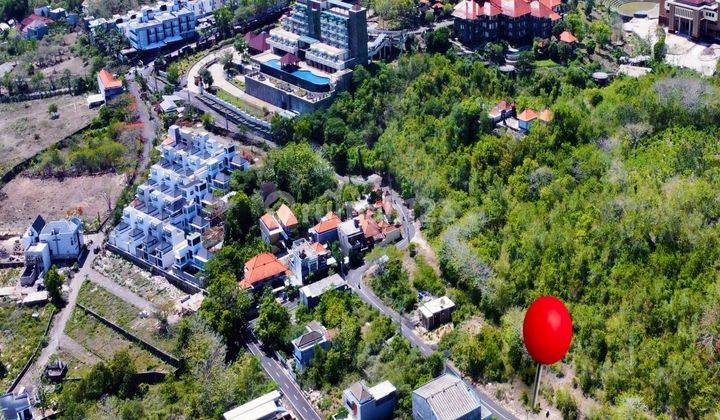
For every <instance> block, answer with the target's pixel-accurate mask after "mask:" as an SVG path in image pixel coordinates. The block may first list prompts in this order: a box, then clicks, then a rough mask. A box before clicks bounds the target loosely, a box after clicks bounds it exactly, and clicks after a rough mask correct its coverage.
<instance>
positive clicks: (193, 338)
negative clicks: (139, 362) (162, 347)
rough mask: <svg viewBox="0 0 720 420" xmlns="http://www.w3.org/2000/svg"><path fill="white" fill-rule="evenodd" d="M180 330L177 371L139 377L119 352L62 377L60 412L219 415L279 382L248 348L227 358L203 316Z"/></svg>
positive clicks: (131, 415)
mask: <svg viewBox="0 0 720 420" xmlns="http://www.w3.org/2000/svg"><path fill="white" fill-rule="evenodd" d="M178 330H179V333H178V335H179V338H178V342H177V348H176V354H178V355H179V356H180V359H181V364H182V367H181V369H180V370H179V372H178V373H177V377H175V376H173V375H169V376H168V377H167V378H166V380H165V381H164V382H161V383H159V384H155V385H149V384H142V383H139V382H138V381H137V379H136V378H135V374H136V373H137V368H136V367H135V366H134V363H133V361H132V359H131V358H130V357H129V356H128V355H127V353H124V352H119V353H116V354H115V355H114V356H113V357H112V358H111V359H110V360H109V361H108V362H106V363H105V362H101V363H98V364H96V365H94V366H93V367H92V368H91V369H90V371H89V372H88V373H87V374H86V375H85V376H83V377H82V378H81V380H80V381H68V382H65V383H63V385H62V386H61V387H60V390H59V394H57V395H55V396H53V397H51V398H52V399H53V401H51V402H52V403H53V404H58V408H59V409H60V410H62V411H61V412H60V413H59V416H60V418H126V419H135V418H218V417H219V416H220V415H221V414H222V413H223V412H225V411H227V410H228V409H230V408H232V407H234V406H236V405H238V404H242V403H244V402H247V401H248V400H250V399H252V398H256V397H258V396H260V395H262V394H264V393H266V392H268V391H270V390H272V389H273V388H274V386H275V385H274V384H273V383H272V382H270V381H269V380H268V379H267V377H266V376H265V375H264V373H263V372H262V368H261V366H260V363H259V362H258V361H257V359H255V358H254V357H253V356H251V355H249V354H245V353H244V354H241V355H239V356H238V357H237V358H236V359H235V360H234V361H232V362H230V363H228V362H226V361H225V355H226V348H225V346H224V344H223V343H222V339H221V338H220V336H218V335H217V334H216V333H214V332H213V331H212V330H211V329H210V327H209V326H208V325H207V324H206V323H205V322H204V321H203V320H202V318H200V317H197V316H194V317H191V318H188V319H184V320H183V321H182V322H181V324H180V325H179V327H178ZM101 397H102V398H101Z"/></svg>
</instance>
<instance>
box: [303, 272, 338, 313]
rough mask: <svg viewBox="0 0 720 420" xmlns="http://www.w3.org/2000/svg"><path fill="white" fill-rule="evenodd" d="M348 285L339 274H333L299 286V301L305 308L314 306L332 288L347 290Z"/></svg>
mask: <svg viewBox="0 0 720 420" xmlns="http://www.w3.org/2000/svg"><path fill="white" fill-rule="evenodd" d="M347 288H348V285H347V282H346V281H345V280H343V278H342V277H340V275H339V274H337V273H336V274H333V275H331V276H329V277H325V278H324V279H322V280H318V281H316V282H315V283H311V284H308V285H307V286H303V287H301V288H300V302H302V304H303V305H305V306H306V307H307V308H314V307H315V305H317V304H318V303H320V298H321V297H322V295H324V294H325V293H327V292H330V291H332V290H347Z"/></svg>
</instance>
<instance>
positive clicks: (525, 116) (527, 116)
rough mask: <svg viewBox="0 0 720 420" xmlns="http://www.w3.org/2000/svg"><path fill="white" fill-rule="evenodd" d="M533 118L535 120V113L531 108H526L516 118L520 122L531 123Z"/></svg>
mask: <svg viewBox="0 0 720 420" xmlns="http://www.w3.org/2000/svg"><path fill="white" fill-rule="evenodd" d="M535 118H537V113H536V112H535V110H533V109H532V108H527V109H526V110H524V111H523V112H521V113H520V114H518V116H517V119H518V120H520V121H532V120H534V119H535Z"/></svg>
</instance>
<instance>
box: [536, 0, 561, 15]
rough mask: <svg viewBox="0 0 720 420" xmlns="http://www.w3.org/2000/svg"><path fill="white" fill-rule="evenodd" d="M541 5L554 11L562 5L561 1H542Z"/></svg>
mask: <svg viewBox="0 0 720 420" xmlns="http://www.w3.org/2000/svg"><path fill="white" fill-rule="evenodd" d="M540 3H542V4H543V5H545V6H546V7H548V8H550V9H553V10H555V8H556V7H558V6H560V5H561V4H562V2H561V1H560V0H540ZM558 16H559V15H558Z"/></svg>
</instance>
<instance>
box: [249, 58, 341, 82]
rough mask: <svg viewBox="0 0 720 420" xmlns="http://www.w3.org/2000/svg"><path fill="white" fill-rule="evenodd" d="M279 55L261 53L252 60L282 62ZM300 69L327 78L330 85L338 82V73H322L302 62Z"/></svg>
mask: <svg viewBox="0 0 720 420" xmlns="http://www.w3.org/2000/svg"><path fill="white" fill-rule="evenodd" d="M280 58H282V57H280V56H279V55H277V54H273V53H272V52H271V51H265V52H264V53H260V54H258V55H255V56H253V57H252V58H251V59H252V60H254V61H256V62H258V63H266V62H268V61H270V60H278V61H279V60H280ZM298 68H299V69H300V70H307V71H309V72H310V73H312V74H314V75H316V76H318V77H325V78H327V79H329V80H330V83H334V82H337V73H336V74H333V73H328V72H326V71H322V70H320V69H316V68H315V67H311V66H308V65H307V63H306V62H304V61H301V62H300V63H298Z"/></svg>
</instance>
